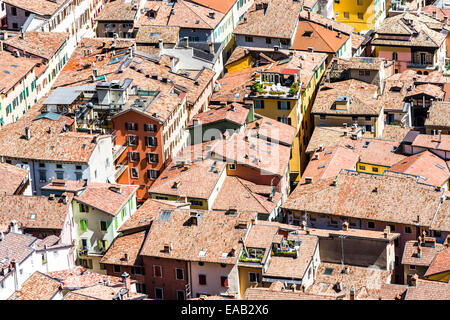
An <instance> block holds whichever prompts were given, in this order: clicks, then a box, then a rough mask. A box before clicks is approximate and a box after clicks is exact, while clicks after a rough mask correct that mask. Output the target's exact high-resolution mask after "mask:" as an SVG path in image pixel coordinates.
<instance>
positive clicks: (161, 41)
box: [158, 39, 164, 50]
mask: <svg viewBox="0 0 450 320" xmlns="http://www.w3.org/2000/svg"><path fill="white" fill-rule="evenodd" d="M158 47H159V50H161V49H162V48H163V47H164V42H163V39H158Z"/></svg>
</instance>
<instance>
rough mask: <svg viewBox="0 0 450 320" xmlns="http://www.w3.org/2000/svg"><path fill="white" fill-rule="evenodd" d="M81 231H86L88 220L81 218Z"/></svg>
mask: <svg viewBox="0 0 450 320" xmlns="http://www.w3.org/2000/svg"><path fill="white" fill-rule="evenodd" d="M80 226H81V231H86V229H87V226H86V220H80Z"/></svg>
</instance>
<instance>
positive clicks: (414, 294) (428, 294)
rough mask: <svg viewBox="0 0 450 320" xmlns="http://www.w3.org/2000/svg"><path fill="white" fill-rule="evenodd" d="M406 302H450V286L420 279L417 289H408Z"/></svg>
mask: <svg viewBox="0 0 450 320" xmlns="http://www.w3.org/2000/svg"><path fill="white" fill-rule="evenodd" d="M405 300H450V284H449V283H445V282H439V281H428V280H421V279H418V280H417V286H416V287H408V291H407V292H406V296H405Z"/></svg>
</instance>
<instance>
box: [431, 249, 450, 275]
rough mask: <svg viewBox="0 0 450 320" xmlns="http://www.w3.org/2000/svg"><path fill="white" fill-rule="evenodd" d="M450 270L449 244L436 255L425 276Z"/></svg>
mask: <svg viewBox="0 0 450 320" xmlns="http://www.w3.org/2000/svg"><path fill="white" fill-rule="evenodd" d="M436 245H437V244H436ZM449 270H450V248H449V247H448V246H447V247H446V249H444V250H442V251H441V252H439V253H438V254H437V255H436V256H435V257H434V259H433V261H432V262H431V264H430V267H429V268H428V270H427V272H426V273H425V277H428V276H431V275H433V274H437V273H441V272H446V271H449Z"/></svg>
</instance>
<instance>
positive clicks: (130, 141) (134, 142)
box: [127, 134, 139, 146]
mask: <svg viewBox="0 0 450 320" xmlns="http://www.w3.org/2000/svg"><path fill="white" fill-rule="evenodd" d="M127 141H128V145H129V146H137V145H138V144H139V139H138V137H137V136H135V135H132V134H129V135H128V136H127Z"/></svg>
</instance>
